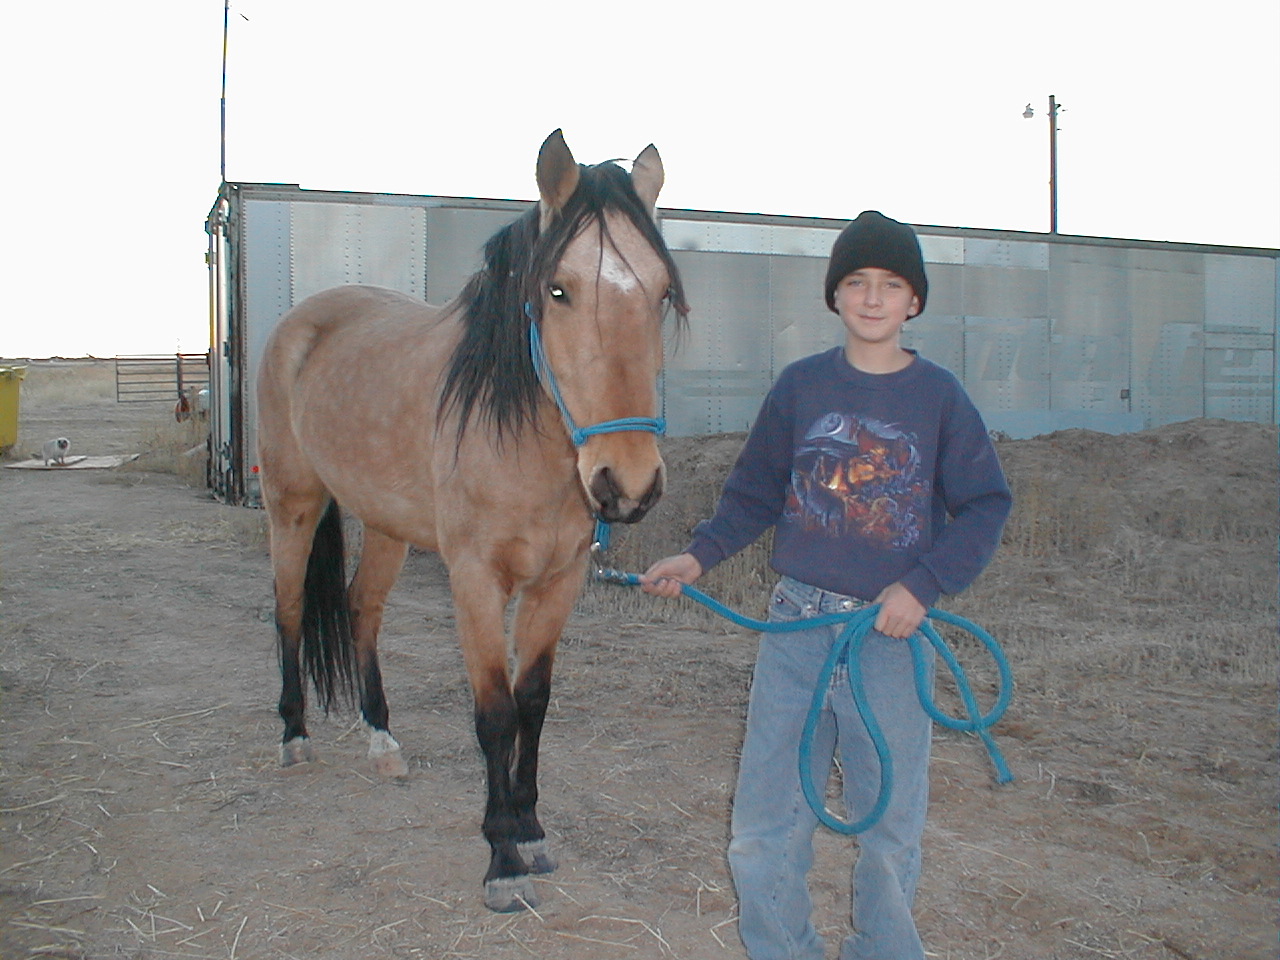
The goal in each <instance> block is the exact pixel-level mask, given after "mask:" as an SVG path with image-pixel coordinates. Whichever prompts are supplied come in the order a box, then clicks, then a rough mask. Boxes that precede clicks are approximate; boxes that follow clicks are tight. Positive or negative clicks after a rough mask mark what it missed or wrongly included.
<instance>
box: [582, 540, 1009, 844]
mask: <svg viewBox="0 0 1280 960" xmlns="http://www.w3.org/2000/svg"><path fill="white" fill-rule="evenodd" d="M602 528H603V529H602ZM608 545H609V533H608V526H607V525H605V524H598V525H597V528H596V542H595V544H594V545H593V546H592V555H593V558H594V559H595V561H596V568H595V579H597V580H599V581H601V582H604V583H614V584H619V585H621V586H639V585H640V577H639V575H638V574H634V573H626V572H624V571H621V570H614V569H611V568H607V567H604V566H603V565H602V564H601V563H600V560H601V553H602V551H603V550H605V549H607V548H608ZM680 591H681V593H683V594H684V595H685V596H686V597H689V598H690V599H691V600H696V601H697V602H698V603H700V604H702V605H703V606H704V607H706V608H707V609H709V610H711V611H713V612H714V613H717V614H719V615H720V616H722V617H724V618H725V619H727V620H730V621H732V622H733V623H736V624H738V625H739V626H742V627H747V628H748V629H750V630H759V631H762V632H764V633H793V632H796V631H799V630H808V629H809V628H811V627H820V626H827V625H832V624H839V623H843V624H844V629H843V630H841V631H840V636H839V637H838V638H837V640H836V642H835V644H834V645H833V646H832V648H831V653H830V654H829V655H828V657H827V661H826V663H825V664H824V665H823V667H822V672H821V674H820V675H819V677H818V684H817V687H816V688H815V689H814V691H813V700H812V701H811V702H810V705H809V714H808V716H807V717H806V718H805V724H804V732H803V733H802V734H801V736H800V756H799V763H800V786H801V788H802V789H803V790H804V796H805V799H806V800H807V801H808V802H809V807H810V809H812V810H813V812H814V813H815V814H816V815H817V817H818V819H819V820H820V821H821V822H822V823H823V824H825V825H826V826H828V827H830V828H831V829H832V830H834V831H836V832H837V833H843V834H854V833H863V832H864V831H866V830H868V829H870V828H871V826H872V825H874V824H875V823H876V822H877V821H878V820H879V819H880V817H881V816H882V815H883V814H884V811H885V808H886V807H888V805H889V797H890V796H891V795H892V793H893V757H892V755H891V754H890V753H889V745H888V744H887V743H886V742H885V739H884V734H883V732H882V731H881V730H880V724H879V723H877V722H876V718H875V713H874V711H873V710H872V709H871V703H870V701H869V700H868V698H867V692H866V689H865V687H864V685H863V681H862V667H861V654H862V643H863V640H864V639H865V638H866V636H867V634H868V633H870V632H871V629H872V627H873V626H874V624H875V621H876V614H877V613H878V612H879V610H880V605H879V604H872V605H870V606H866V607H862V608H861V609H859V610H853V611H849V612H842V613H826V614H822V615H821V616H817V617H809V618H807V619H803V620H790V621H780V622H776V623H773V622H769V621H767V620H755V619H753V618H751V617H745V616H743V615H742V614H740V613H737V612H736V611H734V610H730V609H729V608H728V607H726V606H725V605H724V604H722V603H720V602H718V601H716V600H713V599H712V598H711V597H709V596H707V595H706V594H705V593H703V592H702V591H701V590H698V589H697V588H696V587H691V586H689V585H688V584H681V586H680ZM930 620H939V621H941V622H943V623H949V624H951V625H952V626H955V627H959V628H960V629H961V630H964V631H966V632H968V633H970V634H971V635H973V636H974V637H976V638H977V639H978V640H980V641H981V642H982V644H983V646H985V647H986V648H987V651H988V652H989V653H990V654H991V658H992V659H993V660H994V661H995V664H996V669H997V670H998V671H999V673H1000V688H999V693H998V695H997V697H996V703H995V706H994V707H992V708H991V711H990V712H989V713H987V714H983V713H982V712H981V710H980V708H979V707H978V702H977V699H976V698H975V697H974V695H973V688H972V686H970V684H969V678H968V676H967V675H966V674H965V672H964V667H962V666H961V665H960V661H959V660H957V659H956V656H955V654H954V653H952V651H951V648H950V647H949V646H948V645H947V643H946V641H945V640H943V639H942V637H941V636H939V634H938V631H937V630H936V629H935V628H934V626H933V624H932V623H930V622H929V621H930ZM926 641H927V642H928V643H929V644H930V645H931V646H932V647H933V648H934V650H936V651H937V652H938V655H939V656H940V657H942V660H943V662H944V663H945V664H946V665H947V667H948V669H950V671H951V673H952V676H953V677H954V678H955V683H956V689H957V690H958V692H959V694H960V699H961V702H963V704H964V708H965V712H966V713H967V714H968V715H969V719H967V720H963V719H960V718H958V717H952V716H949V715H948V714H946V713H943V712H942V710H940V709H939V708H938V705H937V704H936V703H935V702H934V699H933V691H932V690H931V689H930V687H929V667H928V661H927V660H926V658H925V654H926V647H925V642H926ZM906 642H907V643H908V644H910V646H911V659H912V662H913V663H914V665H915V682H916V695H917V696H918V697H919V698H920V705H921V706H922V707H924V710H925V712H926V713H927V714H929V716H930V717H931V718H932V719H933V720H934V721H935V722H937V723H940V724H942V726H944V727H947V728H948V729H950V730H961V731H964V732H967V733H976V734H977V735H978V736H979V737H980V738H981V739H982V742H983V743H984V744H985V745H986V748H987V753H988V754H989V755H990V757H991V763H992V765H993V766H994V767H995V771H996V782H997V783H1008V782H1010V781H1011V780H1013V774H1012V773H1010V772H1009V767H1008V765H1007V764H1006V763H1005V761H1004V756H1003V755H1002V754H1001V752H1000V748H999V747H998V746H997V745H996V742H995V739H994V738H993V737H992V736H991V727H992V726H994V725H995V724H996V723H997V722H998V721H999V720H1000V718H1001V717H1002V716H1004V712H1005V710H1006V708H1008V706H1009V701H1010V700H1011V699H1012V697H1013V673H1012V671H1011V670H1010V669H1009V661H1008V660H1007V659H1006V657H1005V655H1004V651H1003V650H1002V649H1001V648H1000V644H999V643H997V642H996V640H995V638H994V637H992V636H991V634H989V633H987V631H986V630H983V629H982V628H981V627H980V626H978V625H977V624H975V623H972V622H971V621H969V620H966V619H965V618H964V617H960V616H956V615H955V614H954V613H948V612H946V611H945V610H938V609H935V608H932V607H931V608H930V609H929V610H928V612H927V614H926V619H925V621H924V622H923V623H922V624H921V625H920V630H919V631H918V632H917V633H915V634H914V635H913V636H911V637H910V638H909V639H908V640H907V641H906ZM842 662H843V663H845V664H846V665H847V666H848V671H849V690H850V692H851V693H852V694H853V701H854V703H855V704H856V705H857V707H858V715H859V716H860V717H861V718H862V722H863V723H864V724H865V725H866V728H867V734H868V735H869V736H870V737H871V742H872V744H873V745H874V746H875V748H876V756H877V757H878V758H879V760H880V793H879V795H878V796H877V797H876V802H875V805H874V806H873V807H872V808H871V810H870V812H869V813H867V815H866V816H864V817H863V818H862V819H861V820H858V821H856V822H852V823H851V822H849V821H846V820H841V819H840V818H839V817H837V816H836V815H835V814H833V813H832V812H831V811H829V810H828V809H827V808H826V804H825V802H824V800H823V795H822V792H821V791H820V788H819V786H818V785H815V784H814V782H813V764H812V754H813V738H814V734H815V732H816V730H817V727H818V718H819V717H820V716H821V714H822V707H823V704H824V703H825V702H826V696H827V690H828V688H829V687H830V685H831V677H832V675H833V674H834V673H835V670H836V667H837V666H839V665H840V663H842Z"/></svg>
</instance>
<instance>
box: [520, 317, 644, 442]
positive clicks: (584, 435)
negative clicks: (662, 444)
mask: <svg viewBox="0 0 1280 960" xmlns="http://www.w3.org/2000/svg"><path fill="white" fill-rule="evenodd" d="M524 312H525V316H527V317H528V318H529V355H530V357H532V358H533V369H534V372H535V373H537V375H538V379H539V380H540V381H541V382H542V384H543V386H545V387H546V388H547V389H548V390H549V391H550V392H551V397H552V399H553V400H555V402H556V406H557V407H559V408H560V417H561V419H563V420H564V425H565V427H566V429H568V431H569V439H570V440H572V441H573V445H574V446H575V447H580V446H582V445H583V444H584V443H586V442H587V441H588V440H589V439H591V438H592V437H594V436H596V435H598V434H601V433H624V432H626V431H628V430H641V431H646V432H648V433H656V434H657V435H658V436H662V435H663V434H664V433H666V432H667V421H666V420H665V419H664V418H663V417H619V418H618V419H617V420H602V421H601V422H600V423H596V424H592V425H591V426H589V427H580V426H578V425H577V423H575V422H574V419H573V415H572V414H571V413H569V408H568V407H566V406H565V404H564V397H562V396H561V395H560V385H559V384H558V383H557V382H556V375H555V371H553V370H552V369H551V364H549V363H548V362H547V353H546V350H545V349H543V346H542V335H541V334H540V333H539V332H538V323H537V321H536V320H535V319H534V316H533V304H531V303H525V305H524Z"/></svg>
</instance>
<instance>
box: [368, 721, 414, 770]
mask: <svg viewBox="0 0 1280 960" xmlns="http://www.w3.org/2000/svg"><path fill="white" fill-rule="evenodd" d="M369 759H370V760H371V761H373V772H374V773H376V774H378V775H379V776H381V777H388V778H392V777H407V776H408V775H409V765H408V764H407V763H405V762H404V757H403V756H401V754H400V744H398V743H397V742H396V738H395V737H393V736H392V735H391V734H389V733H387V731H385V730H370V731H369Z"/></svg>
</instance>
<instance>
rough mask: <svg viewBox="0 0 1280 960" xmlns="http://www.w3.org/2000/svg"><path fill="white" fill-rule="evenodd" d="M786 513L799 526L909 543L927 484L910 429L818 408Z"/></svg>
mask: <svg viewBox="0 0 1280 960" xmlns="http://www.w3.org/2000/svg"><path fill="white" fill-rule="evenodd" d="M794 463H795V465H794V466H793V467H792V471H791V487H790V489H789V490H788V491H787V502H786V507H785V511H784V513H785V517H786V519H787V520H789V521H791V522H792V523H798V524H800V525H802V526H803V527H804V529H805V530H808V531H814V532H819V531H820V532H823V533H826V534H827V535H828V536H831V537H850V536H852V537H855V538H862V539H865V540H870V541H873V542H874V543H876V544H878V545H880V546H882V547H890V548H896V549H906V548H909V547H911V546H913V545H914V544H915V543H916V542H917V541H918V540H919V539H920V536H921V533H922V531H923V530H924V528H925V523H926V518H927V517H928V509H929V485H928V483H926V482H925V479H924V478H923V477H922V476H921V475H920V473H921V470H920V453H919V451H918V450H917V449H916V437H915V434H911V433H905V432H903V431H902V430H899V429H898V428H897V427H895V426H893V425H891V424H887V423H884V422H882V421H879V420H871V419H864V418H862V417H858V416H854V415H852V414H844V413H827V414H823V415H822V416H821V417H819V418H818V419H817V420H816V421H814V423H813V426H811V427H810V428H809V430H808V432H807V433H806V434H805V438H804V441H803V443H802V444H801V445H800V448H799V449H798V450H797V451H796V455H795V461H794Z"/></svg>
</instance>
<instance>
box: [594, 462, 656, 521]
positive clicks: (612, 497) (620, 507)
mask: <svg viewBox="0 0 1280 960" xmlns="http://www.w3.org/2000/svg"><path fill="white" fill-rule="evenodd" d="M662 488H663V476H662V470H661V469H658V470H655V471H654V473H653V479H652V481H651V482H650V483H649V486H648V489H646V490H645V491H644V492H643V493H641V494H640V495H639V496H638V497H636V496H634V495H628V494H627V492H626V491H624V490H623V489H622V488H621V486H620V485H619V483H618V481H617V478H616V476H615V475H614V472H613V471H612V470H610V469H609V468H608V467H601V468H600V469H599V470H597V471H596V472H595V475H594V476H593V477H592V478H591V487H590V492H591V497H592V499H593V500H595V502H596V513H597V514H598V515H599V517H600V519H601V520H604V521H605V522H606V523H638V522H639V521H640V520H642V519H644V515H645V514H646V513H648V512H649V510H650V509H652V507H653V505H654V504H655V503H657V502H658V501H659V500H661V499H662Z"/></svg>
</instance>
